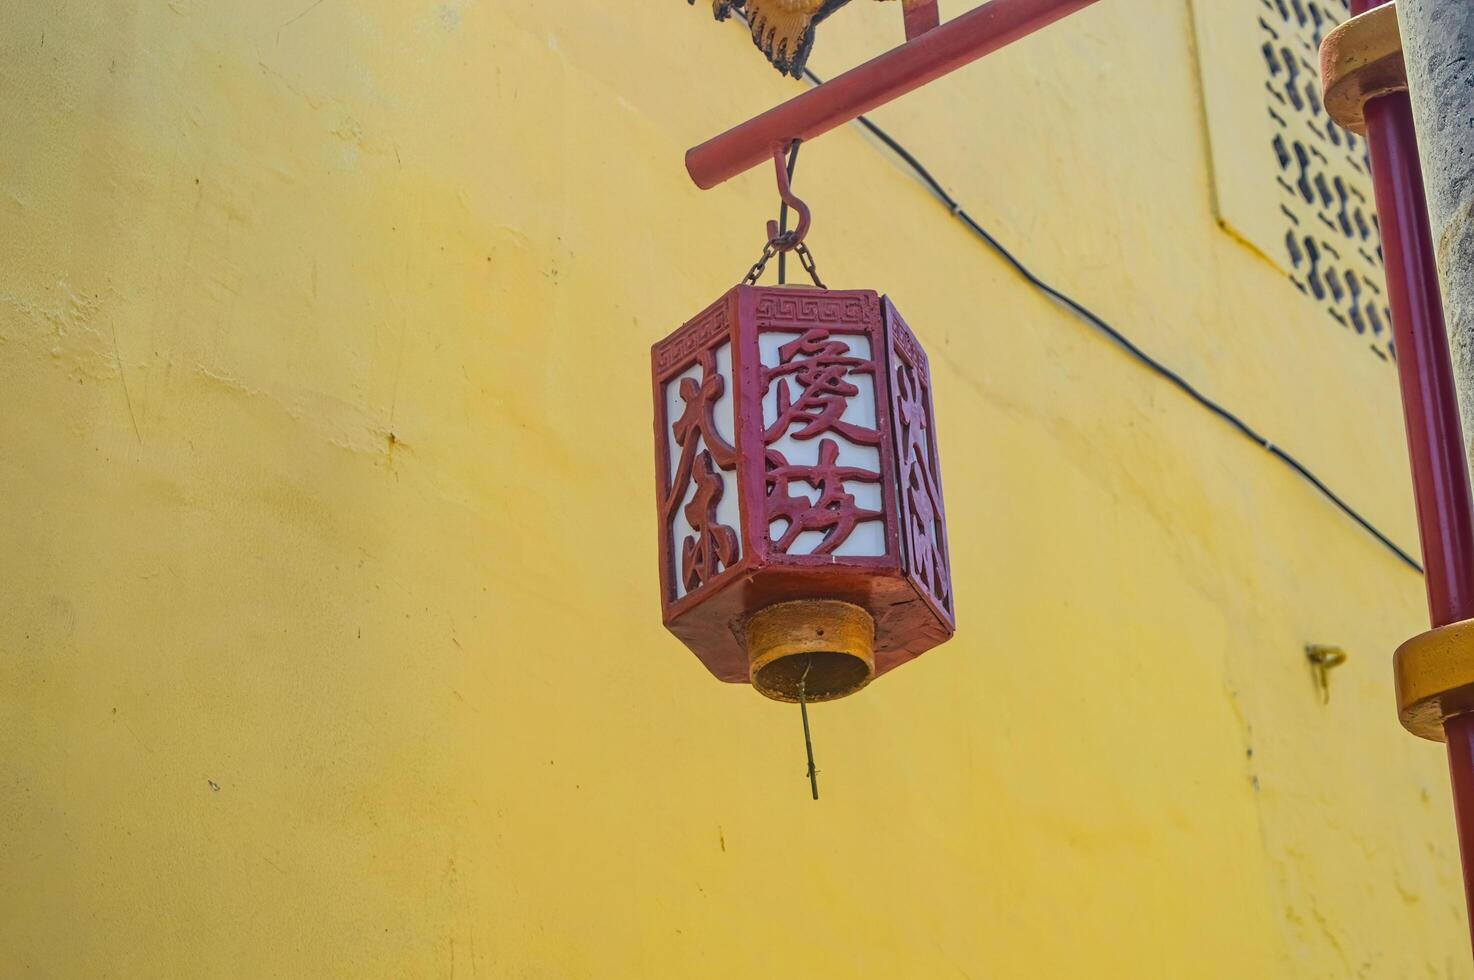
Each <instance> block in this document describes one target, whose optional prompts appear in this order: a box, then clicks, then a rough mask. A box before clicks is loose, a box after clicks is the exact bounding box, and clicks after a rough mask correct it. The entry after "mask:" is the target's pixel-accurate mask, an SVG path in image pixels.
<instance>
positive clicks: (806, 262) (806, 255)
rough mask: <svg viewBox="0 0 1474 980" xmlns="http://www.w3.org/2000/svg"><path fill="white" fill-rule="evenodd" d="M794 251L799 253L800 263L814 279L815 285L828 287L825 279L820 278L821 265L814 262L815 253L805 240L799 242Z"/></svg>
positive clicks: (821, 287)
mask: <svg viewBox="0 0 1474 980" xmlns="http://www.w3.org/2000/svg"><path fill="white" fill-rule="evenodd" d="M794 251H795V252H797V253H798V261H799V264H800V265H802V266H803V267H804V271H805V272H807V273H808V274H809V278H810V279H812V280H814V285H815V286H818V287H819V288H820V289H828V288H829V287H828V286H826V285H824V280H823V279H820V278H819V267H818V266H817V265H815V264H814V253H813V252H810V251H809V247H808V246H807V245H805V244H804V243H803V242H799V243H798V246H797V247H796V248H795V249H794Z"/></svg>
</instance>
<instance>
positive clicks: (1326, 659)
mask: <svg viewBox="0 0 1474 980" xmlns="http://www.w3.org/2000/svg"><path fill="white" fill-rule="evenodd" d="M1305 658H1306V659H1307V660H1309V661H1310V664H1311V669H1312V670H1314V671H1315V680H1316V683H1317V685H1319V687H1320V696H1321V703H1322V704H1330V703H1331V671H1332V670H1335V669H1336V668H1337V667H1339V666H1341V665H1342V664H1344V663H1345V662H1346V651H1345V650H1342V649H1341V648H1340V647H1333V646H1326V645H1324V644H1319V643H1312V644H1310V645H1309V646H1307V647H1306V648H1305Z"/></svg>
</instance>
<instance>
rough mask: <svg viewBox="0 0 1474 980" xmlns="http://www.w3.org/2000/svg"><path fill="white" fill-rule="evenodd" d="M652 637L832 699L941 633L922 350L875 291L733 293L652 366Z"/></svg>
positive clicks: (777, 691) (934, 479) (942, 575)
mask: <svg viewBox="0 0 1474 980" xmlns="http://www.w3.org/2000/svg"><path fill="white" fill-rule="evenodd" d="M651 360H652V364H653V369H654V370H653V373H654V389H655V464H656V465H655V472H656V499H657V512H658V521H659V529H660V585H661V595H662V605H663V609H664V618H665V624H666V626H667V627H668V628H669V629H670V631H671V632H672V633H674V634H675V635H676V636H678V637H680V638H681V640H682V641H684V642H685V644H686V645H687V646H689V647H690V648H691V649H692V650H693V651H694V652H695V653H696V655H697V656H698V657H700V658H701V661H702V663H704V664H706V666H707V668H708V669H709V670H710V671H711V672H712V673H713V674H715V675H716V676H717V677H718V678H720V679H721V680H724V681H731V682H734V683H737V682H741V683H747V682H751V683H752V684H753V685H754V686H755V687H757V689H758V690H759V691H761V692H762V693H763V694H766V695H767V696H769V697H773V698H776V699H778V700H796V699H797V697H798V693H799V689H800V685H802V688H803V694H804V698H805V699H806V700H809V701H822V700H827V699H831V698H836V697H843V696H844V695H846V694H849V693H852V692H854V691H856V690H858V689H859V688H860V687H863V686H864V685H865V684H866V683H868V682H869V681H870V680H871V679H872V678H873V677H876V676H879V675H880V674H883V673H885V672H886V671H888V670H890V669H892V668H894V667H896V666H899V665H900V664H902V663H905V662H906V661H907V660H910V659H911V658H913V657H916V656H919V655H920V654H922V653H924V652H925V651H927V650H929V649H931V648H932V647H934V646H936V645H937V644H939V643H942V642H944V641H946V640H947V639H948V638H949V637H950V636H951V635H952V632H953V628H954V620H953V609H952V581H951V575H950V573H949V569H950V564H949V561H948V553H947V524H946V517H945V514H944V510H943V507H942V487H941V476H940V471H939V468H938V460H937V446H936V433H935V425H934V422H933V415H932V399H931V376H930V373H929V371H928V369H927V361H926V354H925V353H924V352H923V351H922V350H921V346H920V345H919V344H918V343H917V342H916V338H915V337H914V336H913V335H912V333H911V331H910V330H909V329H907V327H906V324H905V322H904V321H902V319H901V316H900V314H899V313H897V312H896V309H895V307H894V306H893V305H892V304H891V302H890V300H889V299H883V298H881V297H880V296H878V295H877V294H876V293H874V292H870V291H868V290H852V291H846V290H821V289H808V288H794V287H787V286H780V287H776V288H767V287H761V286H737V287H735V288H734V289H732V290H731V291H730V292H728V293H727V294H726V295H725V296H723V297H722V298H721V299H719V300H717V302H715V303H714V304H712V305H711V306H710V307H708V308H707V309H706V310H704V311H703V312H702V313H701V314H700V315H698V316H697V317H696V318H695V319H693V320H691V321H690V322H689V323H687V324H686V325H685V326H683V327H681V329H679V330H677V331H676V332H675V333H673V334H671V335H670V336H669V337H667V338H665V339H664V340H662V341H661V342H660V343H658V344H656V345H655V346H654V348H653V349H652V351H651Z"/></svg>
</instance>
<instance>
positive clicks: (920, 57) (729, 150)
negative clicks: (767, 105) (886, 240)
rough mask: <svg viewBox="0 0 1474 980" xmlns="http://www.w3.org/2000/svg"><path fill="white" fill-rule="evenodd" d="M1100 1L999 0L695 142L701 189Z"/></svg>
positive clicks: (692, 158) (694, 174)
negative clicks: (776, 150) (774, 150)
mask: <svg viewBox="0 0 1474 980" xmlns="http://www.w3.org/2000/svg"><path fill="white" fill-rule="evenodd" d="M1095 2H1096V0H991V2H989V3H985V4H983V5H982V6H981V7H976V8H974V9H973V10H969V11H968V12H967V13H965V14H963V15H961V16H960V17H957V18H955V19H953V20H950V21H948V22H947V23H945V24H942V25H941V26H940V27H934V28H932V29H931V30H929V31H927V32H925V33H924V34H921V35H919V36H918V37H916V38H915V39H914V40H911V41H907V42H906V43H905V44H903V45H901V46H900V47H897V48H892V49H891V50H890V51H887V52H886V53H885V54H883V55H880V56H879V57H877V58H874V59H872V60H870V61H867V62H866V63H865V64H863V65H860V66H859V67H858V68H852V69H850V70H849V71H847V72H845V73H844V74H843V75H840V76H838V77H836V78H833V79H830V80H829V81H827V82H825V83H824V84H823V85H820V86H818V87H817V88H813V89H810V90H809V91H807V92H805V93H803V94H802V95H800V96H797V97H796V98H793V99H790V100H788V101H787V102H785V103H783V104H782V105H780V106H776V107H774V108H772V109H769V110H768V111H767V112H765V113H763V114H762V115H760V116H758V117H756V118H754V119H749V120H748V121H747V122H745V123H742V124H741V125H740V126H736V127H734V128H733V129H730V130H728V131H727V132H725V133H723V134H722V135H720V136H717V137H715V138H713V139H710V140H707V141H706V142H705V143H702V144H701V145H700V146H697V147H692V148H691V149H690V150H687V151H686V170H687V172H689V173H690V174H691V179H692V180H694V181H695V182H696V186H697V187H700V188H703V189H709V188H712V187H715V186H716V185H718V184H720V183H721V182H722V181H724V180H728V179H730V178H732V177H735V176H737V175H738V174H740V173H742V172H743V171H746V170H750V169H752V168H753V167H756V166H757V165H758V164H761V163H764V162H765V161H767V160H769V159H771V157H772V154H773V147H774V146H787V145H788V144H790V143H792V142H793V141H794V140H796V139H797V140H804V141H806V142H807V141H808V140H811V139H813V138H814V137H816V136H820V135H822V134H824V133H827V132H829V131H830V130H831V129H834V128H835V127H837V126H843V125H844V124H845V123H847V122H850V121H851V120H853V119H854V118H856V117H857V116H861V115H864V114H865V113H867V112H869V111H870V110H872V109H874V108H876V107H877V106H881V105H884V104H885V103H887V102H889V101H891V100H892V99H895V98H898V97H899V96H902V95H905V94H906V93H907V92H910V91H912V90H913V89H917V88H920V87H921V86H923V85H925V84H927V83H928V82H932V81H935V80H937V79H938V78H941V77H942V76H943V75H946V74H948V73H949V72H953V71H956V70H957V69H958V68H961V67H962V66H963V65H967V64H970V63H972V62H974V61H976V60H977V59H979V58H981V57H983V56H984V55H987V54H991V53H992V52H994V51H997V50H998V49H999V48H1002V47H1005V46H1007V45H1009V44H1012V43H1013V42H1014V41H1017V40H1018V39H1019V38H1022V37H1027V36H1028V35H1030V34H1032V33H1034V32H1035V31H1037V30H1039V29H1041V28H1043V27H1047V26H1049V25H1050V24H1052V23H1054V22H1055V21H1057V20H1059V19H1060V18H1061V17H1066V16H1068V15H1070V14H1072V13H1074V12H1075V11H1077V10H1080V9H1082V8H1084V7H1088V6H1090V5H1091V4H1092V3H1095Z"/></svg>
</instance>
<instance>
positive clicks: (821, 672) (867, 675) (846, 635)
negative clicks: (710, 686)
mask: <svg viewBox="0 0 1474 980" xmlns="http://www.w3.org/2000/svg"><path fill="white" fill-rule="evenodd" d="M746 633H747V658H748V664H749V666H750V671H749V677H750V678H751V680H752V686H753V687H755V688H756V689H757V691H758V693H759V694H762V695H763V696H765V697H769V698H772V699H773V700H774V701H789V702H796V701H798V700H799V691H800V685H802V690H803V700H805V701H833V700H835V699H836V698H842V697H844V696H846V695H848V694H854V693H855V692H856V691H858V690H859V689H860V688H862V687H864V686H865V685H866V684H868V683H870V680H871V678H873V677H874V676H875V620H873V619H871V617H870V614H869V613H868V612H866V611H865V610H864V609H861V608H860V607H859V606H856V605H853V604H851V603H848V602H840V601H838V600H836V599H799V600H797V601H794V602H780V603H776V604H775V605H771V606H767V607H766V608H764V609H761V610H759V611H758V612H756V613H754V614H753V616H752V618H751V619H749V620H748V621H747V630H746Z"/></svg>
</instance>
